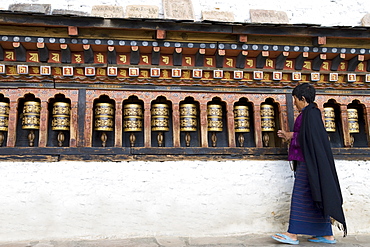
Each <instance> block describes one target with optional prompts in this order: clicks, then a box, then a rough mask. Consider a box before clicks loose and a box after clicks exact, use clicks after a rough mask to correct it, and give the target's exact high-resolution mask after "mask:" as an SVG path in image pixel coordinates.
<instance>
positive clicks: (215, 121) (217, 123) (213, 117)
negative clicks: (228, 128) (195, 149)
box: [207, 104, 223, 131]
mask: <svg viewBox="0 0 370 247" xmlns="http://www.w3.org/2000/svg"><path fill="white" fill-rule="evenodd" d="M207 119H208V131H222V128H223V122H222V106H221V105H216V104H211V105H208V107H207Z"/></svg>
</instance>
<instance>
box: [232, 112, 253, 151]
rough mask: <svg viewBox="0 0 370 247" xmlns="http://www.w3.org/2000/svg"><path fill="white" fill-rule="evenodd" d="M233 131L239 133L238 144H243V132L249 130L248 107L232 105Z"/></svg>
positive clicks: (241, 145)
mask: <svg viewBox="0 0 370 247" xmlns="http://www.w3.org/2000/svg"><path fill="white" fill-rule="evenodd" d="M234 122H235V132H236V133H239V137H238V141H239V146H240V147H243V146H244V136H243V133H247V132H250V121H249V108H248V106H245V105H239V106H234Z"/></svg>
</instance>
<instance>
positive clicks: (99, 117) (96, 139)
mask: <svg viewBox="0 0 370 247" xmlns="http://www.w3.org/2000/svg"><path fill="white" fill-rule="evenodd" d="M93 107H94V111H93V121H92V122H93V132H92V133H93V136H92V145H93V147H113V146H114V136H115V101H114V100H113V99H111V98H110V97H109V96H107V95H101V96H100V97H99V98H98V99H95V100H94V102H93Z"/></svg>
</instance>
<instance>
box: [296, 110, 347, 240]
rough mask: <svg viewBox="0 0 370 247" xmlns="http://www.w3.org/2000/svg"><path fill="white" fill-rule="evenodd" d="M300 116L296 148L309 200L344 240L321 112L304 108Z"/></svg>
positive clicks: (338, 195) (339, 199)
mask: <svg viewBox="0 0 370 247" xmlns="http://www.w3.org/2000/svg"><path fill="white" fill-rule="evenodd" d="M302 114H303V115H302V125H301V129H300V133H299V144H300V146H301V148H302V152H303V156H304V159H305V162H306V164H307V171H308V179H309V183H310V187H311V191H312V198H313V200H314V202H315V204H316V205H317V207H319V208H320V209H321V210H322V212H323V214H324V215H329V216H330V217H331V218H332V219H334V220H335V221H337V222H339V223H341V224H342V227H341V228H342V230H343V231H344V236H346V235H347V226H346V221H345V217H344V213H343V209H342V204H343V198H342V193H341V189H340V185H339V181H338V176H337V172H336V169H335V164H334V158H333V153H332V151H331V147H330V142H329V138H328V134H327V132H326V130H325V127H324V124H323V121H322V118H321V112H320V110H319V109H318V108H317V107H316V105H315V104H313V103H311V104H309V105H308V106H307V107H305V108H304V110H303V112H302Z"/></svg>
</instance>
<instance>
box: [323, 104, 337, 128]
mask: <svg viewBox="0 0 370 247" xmlns="http://www.w3.org/2000/svg"><path fill="white" fill-rule="evenodd" d="M324 123H325V129H326V132H335V130H336V128H335V112H334V108H333V107H324Z"/></svg>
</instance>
